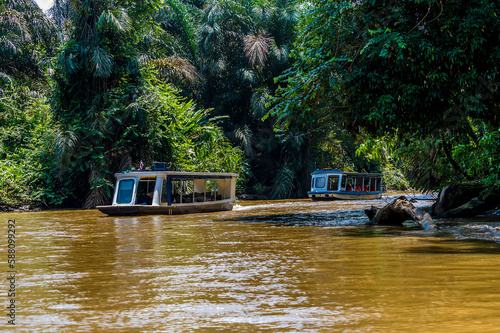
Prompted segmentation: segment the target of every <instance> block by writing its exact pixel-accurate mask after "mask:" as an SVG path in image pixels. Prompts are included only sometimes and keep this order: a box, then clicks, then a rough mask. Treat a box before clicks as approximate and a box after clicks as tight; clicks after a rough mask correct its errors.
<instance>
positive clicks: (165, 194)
mask: <svg viewBox="0 0 500 333" xmlns="http://www.w3.org/2000/svg"><path fill="white" fill-rule="evenodd" d="M167 184H168V182H167V179H166V178H165V179H163V184H162V186H161V198H160V202H161V203H167V202H168V190H167V189H168V187H167V186H168V185H167Z"/></svg>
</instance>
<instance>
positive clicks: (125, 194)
mask: <svg viewBox="0 0 500 333" xmlns="http://www.w3.org/2000/svg"><path fill="white" fill-rule="evenodd" d="M115 176H116V186H115V193H114V195H113V202H112V204H111V205H108V206H97V209H98V210H100V211H101V212H103V213H105V214H108V215H144V214H166V215H176V214H189V213H204V212H216V211H228V210H232V209H233V204H234V202H235V201H236V179H237V178H238V174H237V173H214V172H182V171H168V170H167V169H166V168H165V165H164V163H155V168H154V170H136V171H130V172H122V173H117V174H115Z"/></svg>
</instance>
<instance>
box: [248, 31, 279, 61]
mask: <svg viewBox="0 0 500 333" xmlns="http://www.w3.org/2000/svg"><path fill="white" fill-rule="evenodd" d="M272 41H273V38H272V37H269V36H268V35H266V34H265V33H264V32H263V31H261V30H260V31H259V32H258V34H257V35H246V36H245V37H244V38H243V43H244V47H243V51H244V52H245V55H246V57H247V59H248V61H249V62H250V64H251V65H252V66H256V65H258V66H264V65H265V63H266V59H267V55H268V53H269V48H270V47H271V43H272Z"/></svg>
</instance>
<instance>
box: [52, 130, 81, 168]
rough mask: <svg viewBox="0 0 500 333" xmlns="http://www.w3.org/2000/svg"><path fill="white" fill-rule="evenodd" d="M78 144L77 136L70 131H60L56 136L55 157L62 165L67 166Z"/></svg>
mask: <svg viewBox="0 0 500 333" xmlns="http://www.w3.org/2000/svg"><path fill="white" fill-rule="evenodd" d="M78 143H79V139H78V136H77V135H76V134H75V133H74V132H72V131H61V132H59V133H58V134H57V135H56V140H55V146H56V149H55V152H56V157H57V159H58V160H59V161H60V163H61V164H62V165H68V164H69V160H70V157H71V156H72V155H73V153H74V151H75V150H76V148H77V146H78Z"/></svg>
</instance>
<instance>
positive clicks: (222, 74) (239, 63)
mask: <svg viewBox="0 0 500 333" xmlns="http://www.w3.org/2000/svg"><path fill="white" fill-rule="evenodd" d="M294 13H295V7H294V4H293V2H292V1H266V2H265V1H257V0H254V1H233V0H224V1H207V2H206V4H205V7H204V10H203V17H202V21H201V23H202V24H201V27H200V40H199V50H200V54H201V55H200V58H201V61H200V65H201V73H202V75H203V77H204V79H205V81H204V84H205V85H204V89H203V95H202V96H203V97H202V98H203V103H204V106H205V107H210V108H213V109H214V111H213V113H214V114H215V115H218V116H226V117H228V118H226V119H225V120H224V122H223V126H224V128H225V130H226V131H227V132H228V135H229V137H230V138H232V140H233V142H234V143H236V144H239V145H241V147H242V148H243V150H244V151H245V152H246V156H247V158H248V160H249V162H250V165H251V168H252V170H253V174H254V178H253V179H252V182H253V184H254V185H257V184H260V185H264V186H273V184H274V183H275V180H276V177H277V176H278V173H279V172H280V171H279V170H280V169H282V170H281V171H282V172H281V174H285V172H284V170H283V162H282V161H284V160H286V159H287V153H286V151H284V146H283V145H282V144H281V143H280V142H279V140H278V138H277V137H275V135H274V133H273V123H274V120H273V119H272V117H271V118H268V119H267V120H265V121H263V120H262V118H263V116H264V115H265V114H267V111H268V110H267V104H268V102H269V96H270V95H271V94H272V92H273V91H274V90H275V89H276V85H275V83H274V77H276V76H278V75H279V74H280V73H281V72H282V71H283V70H285V69H286V68H287V67H288V66H289V65H290V60H289V58H288V50H289V49H290V48H291V47H292V45H293V41H294V39H295V30H294V26H295V23H296V15H295V14H294ZM286 179H287V180H288V179H292V180H293V179H294V178H293V177H291V178H290V177H287V178H286ZM250 185H251V184H250ZM280 188H281V189H285V190H282V191H277V192H276V191H275V192H276V193H277V194H276V197H283V196H289V195H291V191H292V190H291V189H292V188H293V186H291V185H290V184H289V185H287V186H284V187H283V186H282V187H280ZM285 192H286V193H285Z"/></svg>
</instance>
